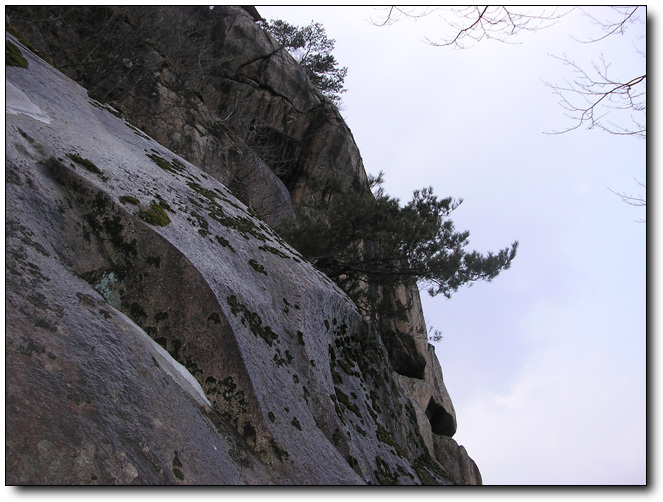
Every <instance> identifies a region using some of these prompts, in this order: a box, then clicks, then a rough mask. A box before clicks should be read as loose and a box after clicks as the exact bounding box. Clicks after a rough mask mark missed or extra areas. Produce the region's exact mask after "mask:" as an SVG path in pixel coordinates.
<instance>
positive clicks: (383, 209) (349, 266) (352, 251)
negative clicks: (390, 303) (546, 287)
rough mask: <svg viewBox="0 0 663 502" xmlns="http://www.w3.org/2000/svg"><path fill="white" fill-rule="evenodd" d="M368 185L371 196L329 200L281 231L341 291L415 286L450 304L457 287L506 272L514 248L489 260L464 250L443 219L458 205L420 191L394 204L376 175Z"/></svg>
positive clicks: (464, 238)
mask: <svg viewBox="0 0 663 502" xmlns="http://www.w3.org/2000/svg"><path fill="white" fill-rule="evenodd" d="M372 181H373V182H374V183H375V185H376V186H378V188H377V190H376V191H375V193H373V194H371V193H368V194H366V193H364V194H361V193H357V192H345V193H336V194H334V196H333V197H332V198H331V200H330V201H329V202H328V203H326V204H324V206H323V205H322V204H321V205H319V206H318V207H316V208H315V209H314V210H310V209H313V208H309V210H304V211H302V212H301V214H300V215H299V218H298V222H297V224H296V225H295V224H292V225H290V226H286V227H284V228H283V229H282V233H283V234H284V237H285V238H286V240H288V241H289V242H290V244H292V245H293V246H294V247H295V248H296V249H297V250H298V251H299V252H300V253H302V255H304V256H305V257H307V258H308V259H309V261H311V262H312V263H313V264H314V265H315V266H316V267H318V268H319V269H320V270H322V271H323V272H325V273H326V274H327V275H328V276H329V277H331V278H332V279H334V280H335V281H336V282H337V283H338V284H339V285H340V286H341V287H342V288H343V289H345V290H346V291H348V292H351V291H352V289H353V287H354V286H356V285H357V283H359V282H363V283H364V284H369V285H373V286H374V285H378V286H384V287H389V286H394V285H398V284H412V282H413V281H415V282H416V283H418V284H419V286H420V287H424V288H425V289H427V291H428V292H429V293H430V295H431V296H436V295H439V294H442V295H444V296H445V297H447V298H450V297H451V295H452V294H453V293H455V292H456V291H457V290H458V288H460V287H461V286H463V285H466V284H467V285H470V284H471V283H473V282H475V281H480V280H482V281H491V280H492V279H494V278H495V277H497V275H499V273H500V272H501V271H503V270H506V269H508V268H509V267H510V266H511V262H512V261H513V259H514V258H515V256H516V250H517V248H518V242H517V241H516V242H514V243H513V244H512V245H511V246H509V247H506V248H504V249H502V250H500V251H499V252H497V253H494V252H488V253H486V254H482V253H480V252H478V251H471V252H468V251H466V249H465V248H466V247H467V246H468V244H469V236H470V233H469V232H468V231H463V232H458V231H456V229H455V226H454V223H453V221H452V220H451V219H450V215H451V213H452V212H453V211H454V210H455V209H456V208H457V207H458V206H459V205H460V204H461V203H462V199H460V200H454V199H452V198H451V197H448V198H444V199H439V198H438V197H437V196H436V195H435V194H434V193H433V188H432V187H428V188H423V189H421V190H416V191H415V192H414V193H413V196H412V200H410V201H409V202H408V203H407V204H405V205H401V204H400V201H399V200H398V199H396V198H394V197H391V196H389V195H387V194H386V193H385V192H384V190H383V189H382V187H381V186H379V185H380V183H381V181H382V174H381V175H380V176H379V177H378V178H374V179H373V180H372Z"/></svg>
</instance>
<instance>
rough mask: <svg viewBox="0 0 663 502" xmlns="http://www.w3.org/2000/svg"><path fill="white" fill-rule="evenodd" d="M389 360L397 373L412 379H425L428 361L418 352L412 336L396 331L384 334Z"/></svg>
mask: <svg viewBox="0 0 663 502" xmlns="http://www.w3.org/2000/svg"><path fill="white" fill-rule="evenodd" d="M382 342H383V343H384V346H385V348H386V349H387V353H388V354H389V360H390V361H391V365H392V367H393V369H394V371H395V372H396V373H398V374H399V375H403V376H407V377H410V378H419V379H423V378H424V371H425V369H426V359H425V358H424V356H423V355H421V353H420V352H419V351H418V350H417V345H416V342H415V340H414V338H412V336H410V335H408V334H404V333H399V332H396V331H390V332H388V333H382Z"/></svg>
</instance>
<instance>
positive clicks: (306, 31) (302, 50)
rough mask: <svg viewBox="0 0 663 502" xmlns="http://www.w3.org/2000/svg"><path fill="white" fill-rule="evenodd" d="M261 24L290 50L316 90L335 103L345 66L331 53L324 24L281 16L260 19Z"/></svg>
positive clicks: (329, 40) (345, 72) (333, 43)
mask: <svg viewBox="0 0 663 502" xmlns="http://www.w3.org/2000/svg"><path fill="white" fill-rule="evenodd" d="M262 26H263V28H264V29H265V30H267V31H268V32H269V33H270V35H272V37H274V39H275V40H276V41H277V42H278V43H279V44H281V45H282V46H283V47H284V48H285V49H286V50H287V51H288V52H290V54H291V55H292V57H294V58H295V60H296V61H297V63H299V65H300V66H301V67H302V68H303V69H304V72H305V73H306V76H307V77H308V78H309V80H310V81H311V82H312V83H313V84H314V85H315V86H316V87H317V88H318V89H319V90H320V92H322V94H324V95H325V96H327V97H328V98H329V99H330V100H331V101H332V102H333V103H334V104H335V105H339V104H340V102H341V98H340V94H341V93H343V92H345V91H346V89H344V88H343V81H344V80H345V77H346V75H347V74H348V69H347V68H345V67H344V68H340V67H339V66H338V62H337V61H336V58H335V57H334V56H333V55H332V53H331V52H332V51H333V50H334V45H335V43H336V41H335V40H334V39H331V38H329V37H327V33H326V32H325V28H324V26H322V24H320V23H315V22H313V21H311V24H310V25H308V26H294V25H292V24H290V23H287V22H285V21H282V20H281V19H276V20H274V19H272V20H270V21H263V22H262Z"/></svg>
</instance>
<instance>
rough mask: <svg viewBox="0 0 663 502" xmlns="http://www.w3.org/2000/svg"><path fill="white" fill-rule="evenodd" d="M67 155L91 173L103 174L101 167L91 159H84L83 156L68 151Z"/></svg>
mask: <svg viewBox="0 0 663 502" xmlns="http://www.w3.org/2000/svg"><path fill="white" fill-rule="evenodd" d="M67 157H69V158H70V159H71V160H73V161H74V162H76V164H78V165H79V166H82V167H84V168H85V169H87V170H88V171H90V172H91V173H94V174H102V173H101V169H99V168H98V167H97V165H96V164H95V163H94V162H92V161H91V160H89V159H84V158H83V157H81V156H80V155H78V154H77V153H68V154H67Z"/></svg>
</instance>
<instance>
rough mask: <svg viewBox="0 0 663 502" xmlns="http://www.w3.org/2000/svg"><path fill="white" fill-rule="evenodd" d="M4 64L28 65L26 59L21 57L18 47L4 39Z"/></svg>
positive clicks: (22, 66)
mask: <svg viewBox="0 0 663 502" xmlns="http://www.w3.org/2000/svg"><path fill="white" fill-rule="evenodd" d="M5 66H18V67H19V68H27V67H28V60H27V59H25V58H24V57H23V55H22V54H21V51H20V50H19V49H18V47H16V46H15V45H14V44H13V43H11V42H10V41H9V40H6V41H5Z"/></svg>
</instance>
